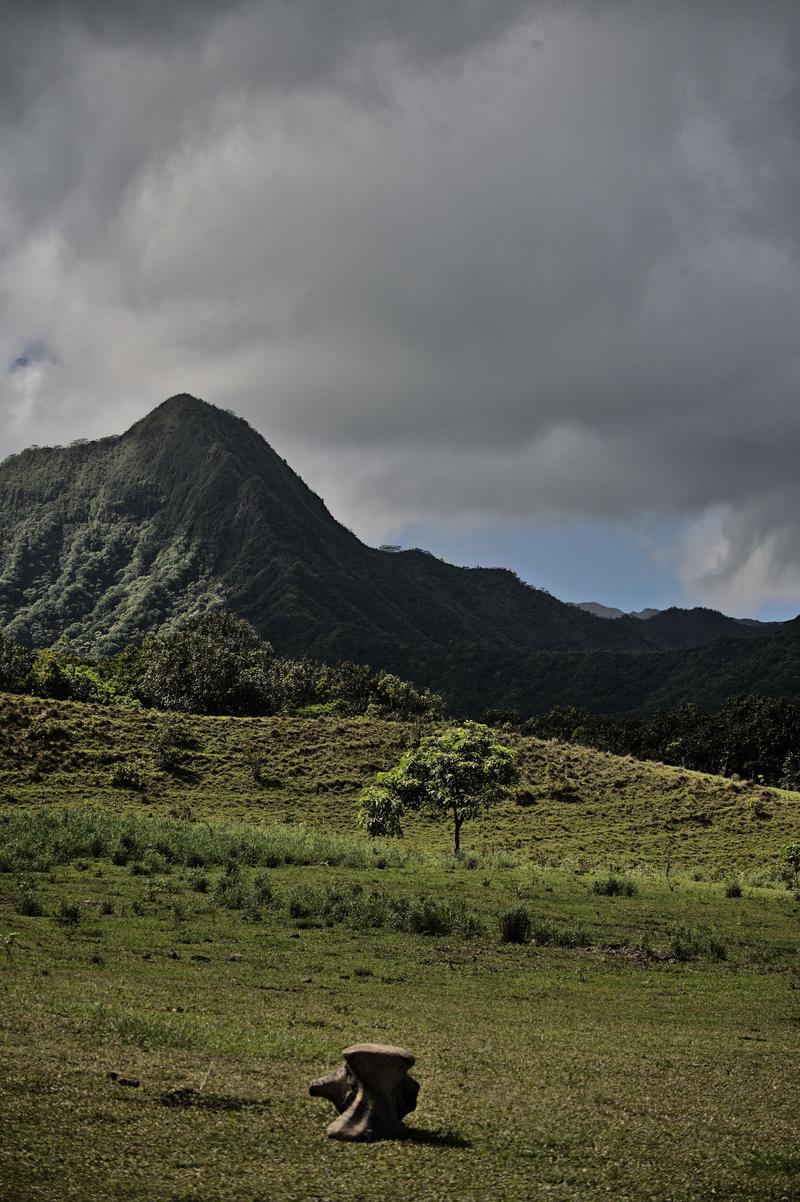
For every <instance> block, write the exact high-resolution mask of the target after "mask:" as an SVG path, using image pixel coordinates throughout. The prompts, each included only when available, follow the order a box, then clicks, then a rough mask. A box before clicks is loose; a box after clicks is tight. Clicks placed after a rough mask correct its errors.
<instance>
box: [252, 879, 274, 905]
mask: <svg viewBox="0 0 800 1202" xmlns="http://www.w3.org/2000/svg"><path fill="white" fill-rule="evenodd" d="M253 897H254V898H255V900H256V902H257V903H258V905H260V906H268V905H270V904H271V903H272V900H273V893H272V881H271V880H270V878H269V876H268V875H267V873H266V872H259V873H256V875H255V876H254V877H253Z"/></svg>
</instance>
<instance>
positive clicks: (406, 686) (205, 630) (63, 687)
mask: <svg viewBox="0 0 800 1202" xmlns="http://www.w3.org/2000/svg"><path fill="white" fill-rule="evenodd" d="M0 690H2V691H5V692H9V693H31V694H34V695H38V696H42V697H52V698H57V699H70V700H74V701H88V702H95V703H109V702H117V703H126V702H127V703H138V704H140V705H142V706H145V707H147V708H154V709H161V710H177V711H179V712H184V713H195V714H231V715H240V716H266V715H270V714H304V715H306V716H317V715H324V714H340V715H343V716H349V717H353V716H358V715H369V716H371V717H376V718H389V719H392V718H396V719H404V720H411V719H414V720H428V721H433V720H436V719H438V718H441V717H442V715H443V713H444V704H443V702H442V699H441V697H439V696H438V694H436V693H433V692H431V691H430V690H429V689H424V688H417V687H416V686H415V685H413V684H410V683H409V682H408V681H406V680H402V679H401V678H400V677H398V676H394V675H392V674H391V673H390V672H383V671H375V670H373V669H372V668H369V667H368V666H366V665H365V664H357V663H351V662H349V661H340V662H339V663H336V664H333V665H327V664H322V663H318V662H316V661H314V660H310V659H286V658H283V657H281V656H278V655H276V654H275V652H274V650H273V648H272V646H271V644H270V643H268V642H266V641H265V640H263V639H261V638H260V637H259V635H258V633H257V632H256V631H255V630H254V628H253V627H252V626H251V625H250V623H249V622H247V621H245V620H244V619H243V618H238V617H235V616H234V615H232V614H229V613H226V612H225V611H224V610H211V611H208V612H206V613H203V614H199V615H196V616H194V617H191V618H189V619H188V620H186V621H184V622H182V623H174V624H170V625H166V626H163V627H162V628H161V629H160V630H158V631H156V632H155V633H153V634H148V635H147V636H146V637H145V638H144V640H143V641H142V643H141V644H140V645H138V646H129V647H126V648H125V649H124V650H123V651H121V652H119V653H118V654H116V655H111V656H107V657H105V658H92V657H88V656H84V655H80V654H79V653H77V652H76V651H74V650H73V649H72V648H71V647H70V646H69V645H68V643H67V642H66V641H65V640H61V641H59V642H58V643H56V644H55V646H53V647H49V648H44V649H40V650H30V649H28V648H26V647H22V646H20V644H19V643H17V642H16V641H15V640H14V639H13V638H12V637H11V636H10V635H9V634H8V633H6V632H3V631H0Z"/></svg>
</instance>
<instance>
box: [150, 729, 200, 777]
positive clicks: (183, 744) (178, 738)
mask: <svg viewBox="0 0 800 1202" xmlns="http://www.w3.org/2000/svg"><path fill="white" fill-rule="evenodd" d="M193 746H195V739H194V738H193V736H192V734H191V732H190V731H189V730H188V729H187V728H186V727H185V726H183V725H182V724H181V723H180V722H163V723H161V724H160V725H159V726H158V727H157V729H156V731H155V734H154V735H153V737H152V739H151V741H150V751H151V754H152V756H153V761H154V762H155V765H156V767H157V768H160V769H161V771H162V772H175V771H176V770H177V769H178V768H180V767H181V765H182V763H183V762H184V759H185V758H186V751H187V749H188V748H190V747H193Z"/></svg>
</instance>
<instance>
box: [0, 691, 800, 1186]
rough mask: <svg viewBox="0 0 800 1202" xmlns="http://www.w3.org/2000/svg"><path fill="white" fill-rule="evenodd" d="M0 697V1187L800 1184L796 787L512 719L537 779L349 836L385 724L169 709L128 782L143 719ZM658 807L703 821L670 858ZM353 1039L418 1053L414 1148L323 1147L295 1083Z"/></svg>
mask: <svg viewBox="0 0 800 1202" xmlns="http://www.w3.org/2000/svg"><path fill="white" fill-rule="evenodd" d="M4 704H5V706H6V709H5V712H4V717H5V721H4V722H3V725H2V730H3V732H4V735H3V738H4V740H5V742H4V744H3V747H4V754H5V759H4V761H3V765H4V766H3V779H2V783H1V785H0V787H2V788H3V789H4V790H5V792H6V801H5V803H4V804H3V805H2V806H0V1059H1V1060H2V1065H3V1068H2V1072H0V1116H2V1138H0V1199H2V1202H55V1200H56V1199H58V1200H59V1202H62V1200H63V1202H108V1200H110V1199H114V1200H115V1202H117V1200H119V1202H259V1200H266V1199H269V1200H270V1202H312V1200H316V1202H323V1200H329V1202H356V1200H363V1202H367V1200H369V1202H372V1200H373V1199H376V1198H381V1199H389V1200H395V1199H396V1200H397V1202H401V1200H402V1202H407V1199H410V1198H414V1199H418V1200H419V1202H439V1200H443V1199H447V1200H450V1199H456V1198H457V1199H466V1200H467V1202H471V1200H475V1202H478V1200H481V1202H483V1199H486V1198H493V1199H494V1198H496V1199H499V1200H501V1202H502V1200H508V1202H510V1200H512V1199H513V1200H515V1202H516V1200H519V1202H522V1200H525V1202H527V1200H529V1199H532V1200H538V1199H545V1198H546V1199H556V1200H559V1202H582V1200H586V1202H589V1200H592V1202H594V1200H597V1199H607V1198H614V1199H626V1198H627V1199H631V1200H635V1202H638V1200H639V1199H642V1200H644V1199H648V1200H651V1199H652V1200H654V1202H701V1200H702V1202H708V1199H710V1198H722V1199H728V1200H738V1202H772V1200H774V1202H778V1200H780V1199H794V1198H796V1197H798V1196H800V1136H799V1135H798V1129H797V1118H796V1115H797V1097H798V1093H799V1092H800V1056H799V1055H798V1034H799V1033H800V960H799V959H798V951H800V928H799V926H798V923H799V921H800V903H798V901H797V900H796V899H795V897H794V894H793V892H792V891H791V890H789V889H787V888H786V886H785V884H784V885H781V884H780V882H778V881H777V879H776V878H775V869H776V867H777V865H778V851H779V848H780V846H781V842H787V841H788V835H789V834H791V833H792V832H793V831H794V832H796V830H797V818H798V799H797V797H796V796H794V795H791V794H780V793H778V792H777V791H770V800H769V803H768V809H769V812H770V813H771V814H772V817H771V818H769V819H764V820H760V821H758V822H756V821H754V820H753V819H751V818H750V816H749V812H748V807H747V800H748V797H749V795H750V794H751V793H752V790H751V789H750V788H749V787H748V786H744V785H741V786H734V785H731V783H730V782H726V781H721V780H715V779H714V778H706V777H697V778H696V777H695V776H694V775H693V774H690V773H679V772H677V771H676V770H670V769H659V768H657V766H654V765H642V764H637V763H636V762H634V761H628V760H617V761H614V760H613V759H612V757H605V756H599V755H597V754H596V753H591V752H584V753H582V752H580V751H579V750H578V749H574V748H567V749H564V748H559V747H557V746H556V745H554V744H542V743H536V742H535V741H533V740H526V741H519V743H518V746H519V747H520V751H521V754H522V755H523V758H524V763H525V773H526V779H525V781H524V783H523V785H521V787H524V788H525V789H526V790H528V792H529V793H531V794H533V798H532V799H531V798H526V800H527V802H528V804H525V805H519V804H517V802H516V800H514V799H511V800H510V801H509V802H508V803H506V804H505V805H504V806H503V807H502V808H500V809H498V811H497V812H496V814H495V815H494V816H493V817H492V818H490V819H488V820H487V821H486V822H485V823H483V824H481V825H479V824H475V825H474V827H473V829H472V830H471V831H470V829H469V827H467V828H465V835H466V845H467V854H466V855H465V856H464V857H463V859H462V860H461V861H455V860H454V859H453V858H452V856H449V855H448V854H446V851H445V849H446V847H447V832H446V831H443V830H441V829H440V828H437V827H432V826H430V825H427V824H422V823H419V824H417V825H416V826H414V827H413V828H412V830H411V832H410V837H409V838H408V839H407V840H406V841H405V842H404V843H400V844H387V845H386V846H381V847H375V846H373V845H372V844H370V843H369V842H368V841H366V839H364V838H363V837H361V836H360V835H359V834H358V833H357V832H356V831H355V829H354V827H353V808H354V807H353V803H354V799H355V795H356V793H357V790H358V784H359V782H360V780H361V779H363V778H364V777H365V776H367V775H368V774H369V773H371V772H372V771H374V768H375V767H382V766H386V764H387V763H388V762H391V760H392V759H393V758H394V757H395V756H396V754H397V753H398V750H399V749H401V748H402V746H403V744H404V741H405V739H407V737H408V734H409V732H407V731H405V730H403V729H402V728H398V727H396V726H389V725H383V724H380V723H373V722H351V723H342V722H331V721H330V720H327V719H321V720H314V721H307V722H304V721H302V720H299V719H298V720H294V721H290V720H287V719H276V720H269V721H265V722H250V721H244V720H235V719H229V720H220V719H198V720H194V719H189V720H187V721H188V723H189V724H191V726H192V730H193V732H194V733H195V735H196V737H197V742H198V744H199V746H198V747H197V749H196V750H195V751H194V752H193V753H192V754H191V757H190V764H189V769H188V771H187V774H186V775H185V776H184V777H182V778H179V777H177V776H173V775H170V774H169V773H159V771H158V770H157V769H155V768H154V767H153V766H152V765H151V764H149V763H148V764H147V767H146V771H147V773H148V776H149V781H148V784H147V787H146V790H145V795H144V798H143V797H142V795H140V794H137V793H134V792H133V791H129V790H124V789H120V788H117V787H114V786H112V785H110V784H108V783H107V782H108V776H109V769H110V766H111V765H113V764H114V763H116V762H119V761H118V760H115V759H113V758H108V757H114V756H121V757H130V758H137V757H140V758H142V759H146V748H147V746H148V745H149V743H148V740H149V736H150V734H151V733H152V728H153V726H154V725H155V724H157V722H158V721H159V719H158V718H157V716H155V715H152V714H142V713H135V712H134V713H125V712H121V711H93V710H91V709H89V708H88V707H80V706H75V705H65V706H63V707H56V706H54V705H53V704H52V703H42V702H32V701H27V700H19V699H14V700H9V701H7V702H5V703H4ZM42 710H46V711H48V712H47V713H45V714H44V715H42ZM12 714H14V715H16V716H15V717H13V718H12V717H11V715H12ZM35 723H42V724H54V725H56V726H58V727H60V728H61V731H60V733H59V732H58V731H57V732H55V736H54V732H53V730H52V727H50V728H49V733H48V735H47V738H46V739H44V738H42V736H41V734H36V733H34V734H32V733H31V730H32V727H34V724H35ZM46 729H47V728H46ZM1 741H2V740H0V742H1ZM251 744H257V745H258V746H259V747H260V746H262V745H264V746H269V747H271V748H272V760H271V762H272V763H273V764H274V765H275V767H274V772H275V777H276V779H277V778H278V777H279V776H280V779H281V780H282V781H284V782H286V783H284V784H282V785H280V786H277V785H275V786H274V787H263V786H257V785H255V784H254V783H253V782H252V776H250V783H249V784H248V775H247V773H248V771H249V769H248V768H247V762H246V758H245V754H244V753H246V751H247V748H248V746H250V745H251ZM43 747H44V748H49V749H50V750H49V751H47V752H46V754H45V753H44V752H43V751H42V748H43ZM31 748H33V749H34V750H35V754H36V755H37V756H38V757H39V761H40V762H39V766H38V767H36V768H32V767H31V761H30V760H29V759H28V758H26V757H27V756H29V754H31ZM54 749H55V750H54ZM55 751H57V755H58V762H57V763H55V764H52V763H50V760H49V757H50V756H51V755H52V756H53V758H56V756H55ZM43 758H44V759H45V760H46V761H47V762H41V761H42V759H43ZM542 762H544V763H550V764H553V765H554V772H555V771H556V770H557V772H558V773H560V774H561V775H562V777H563V776H564V775H565V774H568V775H569V777H570V779H571V780H572V781H573V782H574V792H576V793H577V794H578V796H579V800H571V801H569V802H564V801H557V800H556V799H554V798H553V797H552V796H549V795H545V793H544V792H542V791H541V790H543V786H542V785H541V784H537V780H539V778H540V775H541V773H540V768H539V767H537V765H540V764H541V763H542ZM290 765H294V766H296V767H298V768H300V769H301V770H300V771H299V772H298V773H297V774H296V775H290V774H289V771H288V768H289V766H290ZM32 775H37V776H39V777H40V778H41V779H36V780H34V779H31V776H32ZM552 779H553V774H552V773H551V779H550V785H549V786H548V787H550V788H551V790H552V788H553V786H552ZM332 780H336V781H339V782H342V781H345V782H349V783H348V784H347V785H346V786H345V785H337V786H336V787H333V786H332V787H331V788H328V787H327V782H329V781H332ZM321 783H322V784H325V785H326V787H325V789H323V790H318V788H317V786H318V785H319V784H321ZM659 790H660V791H659ZM9 794H10V795H11V797H10V798H9ZM759 795H760V794H759ZM601 797H602V798H604V799H605V800H603V801H602V802H601V801H600V800H599V799H600V798H601ZM601 804H602V806H603V808H604V811H605V812H606V814H607V817H606V818H605V819H604V820H603V821H601V819H600V816H599V814H598V813H597V812H596V810H595V808H594V807H597V806H600V805H601ZM677 806H682V807H684V808H685V809H688V808H690V807H698V808H700V807H702V809H703V812H704V813H706V814H707V815H709V816H710V817H711V821H710V823H707V824H706V825H704V826H702V827H701V828H699V829H698V831H697V832H694V831H692V838H691V840H690V841H689V846H688V847H687V846H682V843H686V842H687V841H681V840H680V838H679V836H677V837H676V833H675V828H674V827H673V828H669V829H667V828H666V824H667V823H669V822H671V821H672V820H673V817H674V814H675V813H676V807H677ZM648 824H650V825H648ZM665 835H669V836H670V837H671V838H672V840H673V842H672V844H671V847H670V848H668V849H667V851H666V852H665V847H664V842H663V840H664V837H665ZM636 838H638V844H636V846H634V843H635V839H636ZM626 839H628V840H629V843H626V842H625V840H626ZM582 845H583V846H584V847H585V848H592V849H594V854H592V855H590V854H589V851H588V850H584V851H582V850H581V846H582ZM598 848H599V850H598ZM694 866H697V868H698V871H697V872H696V873H695V872H694ZM589 867H591V868H593V869H594V871H587V868H589ZM695 875H696V876H699V877H701V878H702V879H699V880H696V879H694V876H695ZM732 880H735V881H736V882H737V883H740V884H741V886H742V888H741V896H726V893H727V887H728V885H729V884H730V882H731V881H732ZM629 886H630V888H629ZM767 886H769V887H767ZM508 936H511V937H510V938H509V937H508ZM357 1040H375V1041H378V1042H381V1043H400V1044H402V1045H404V1046H407V1047H409V1048H410V1050H411V1051H412V1052H413V1053H414V1054H415V1055H416V1057H417V1065H416V1067H415V1070H414V1072H415V1075H416V1076H417V1078H418V1079H419V1081H420V1083H421V1086H422V1088H421V1092H420V1097H419V1104H418V1108H417V1110H416V1111H415V1112H414V1114H412V1115H411V1116H410V1117H409V1127H410V1130H411V1136H412V1137H411V1138H409V1139H408V1140H406V1141H403V1142H399V1143H397V1142H393V1143H385V1144H380V1145H376V1146H361V1145H344V1144H339V1143H335V1142H332V1141H328V1140H326V1139H325V1137H324V1129H325V1126H326V1125H327V1123H328V1122H329V1121H330V1120H331V1118H332V1117H333V1114H334V1112H333V1110H332V1108H331V1107H330V1106H329V1105H328V1104H327V1103H325V1102H324V1101H322V1100H320V1099H312V1098H310V1097H309V1096H308V1094H307V1087H308V1083H309V1081H310V1080H311V1079H312V1078H313V1077H315V1076H318V1075H320V1074H321V1073H323V1072H325V1071H327V1070H329V1069H330V1068H332V1067H333V1066H334V1065H335V1064H336V1063H337V1062H338V1060H339V1058H340V1052H341V1049H342V1048H344V1047H346V1046H347V1045H348V1044H350V1043H353V1042H355V1041H357ZM134 1082H138V1084H133V1083H134ZM126 1083H127V1084H126Z"/></svg>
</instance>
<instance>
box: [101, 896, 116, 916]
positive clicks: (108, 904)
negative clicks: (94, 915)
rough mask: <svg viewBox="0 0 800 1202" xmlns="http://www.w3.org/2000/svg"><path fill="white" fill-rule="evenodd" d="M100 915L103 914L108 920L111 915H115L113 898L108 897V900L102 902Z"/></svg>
mask: <svg viewBox="0 0 800 1202" xmlns="http://www.w3.org/2000/svg"><path fill="white" fill-rule="evenodd" d="M100 913H101V914H102V915H103V916H104V917H106V918H107V917H108V916H109V915H111V914H113V913H114V903H113V901H112V900H111V898H110V897H107V898H105V899H104V900H103V901H101V903H100Z"/></svg>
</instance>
